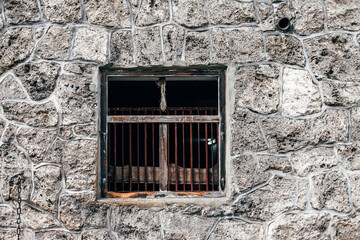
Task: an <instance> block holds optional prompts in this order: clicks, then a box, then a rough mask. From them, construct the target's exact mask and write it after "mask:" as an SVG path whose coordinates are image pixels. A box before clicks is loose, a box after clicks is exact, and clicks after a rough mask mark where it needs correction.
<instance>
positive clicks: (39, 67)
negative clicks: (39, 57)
mask: <svg viewBox="0 0 360 240" xmlns="http://www.w3.org/2000/svg"><path fill="white" fill-rule="evenodd" d="M14 72H15V74H16V75H17V77H18V78H19V79H20V80H21V82H22V84H23V86H24V87H25V89H26V91H27V92H28V94H29V96H30V98H31V99H33V100H35V101H38V100H43V99H45V98H47V97H49V96H50V95H51V94H52V92H53V91H54V89H55V86H56V80H57V78H58V75H59V72H60V64H57V63H50V62H40V63H34V64H28V63H26V64H24V65H21V66H20V67H18V68H17V69H15V71H14Z"/></svg>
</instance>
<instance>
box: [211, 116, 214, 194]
mask: <svg viewBox="0 0 360 240" xmlns="http://www.w3.org/2000/svg"><path fill="white" fill-rule="evenodd" d="M213 130H214V129H213V124H212V123H210V131H211V133H210V134H211V136H210V138H211V168H212V173H211V177H212V178H211V180H212V181H211V182H212V188H211V191H214V188H215V184H214V172H215V171H214V142H213Z"/></svg>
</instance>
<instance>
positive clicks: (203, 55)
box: [185, 31, 210, 65]
mask: <svg viewBox="0 0 360 240" xmlns="http://www.w3.org/2000/svg"><path fill="white" fill-rule="evenodd" d="M185 60H186V63H188V64H189V65H190V64H207V63H209V62H210V35H209V32H208V31H205V32H187V33H186V34H185Z"/></svg>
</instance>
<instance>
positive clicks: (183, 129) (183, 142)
mask: <svg viewBox="0 0 360 240" xmlns="http://www.w3.org/2000/svg"><path fill="white" fill-rule="evenodd" d="M182 115H184V110H182ZM181 130H182V150H183V151H182V153H183V154H182V155H183V167H184V168H183V173H184V176H183V179H184V184H183V191H185V182H186V164H185V124H184V123H182V129H181Z"/></svg>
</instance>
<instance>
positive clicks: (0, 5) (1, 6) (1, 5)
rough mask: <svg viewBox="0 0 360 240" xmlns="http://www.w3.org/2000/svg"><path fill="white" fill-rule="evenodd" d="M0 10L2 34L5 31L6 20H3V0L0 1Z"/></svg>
mask: <svg viewBox="0 0 360 240" xmlns="http://www.w3.org/2000/svg"><path fill="white" fill-rule="evenodd" d="M0 9H1V13H0V14H1V16H0V17H1V19H2V22H3V29H2V30H1V31H0V33H2V32H4V30H5V29H6V27H7V25H8V24H7V21H6V18H5V6H4V1H3V0H0Z"/></svg>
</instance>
